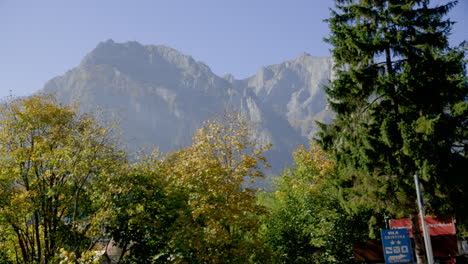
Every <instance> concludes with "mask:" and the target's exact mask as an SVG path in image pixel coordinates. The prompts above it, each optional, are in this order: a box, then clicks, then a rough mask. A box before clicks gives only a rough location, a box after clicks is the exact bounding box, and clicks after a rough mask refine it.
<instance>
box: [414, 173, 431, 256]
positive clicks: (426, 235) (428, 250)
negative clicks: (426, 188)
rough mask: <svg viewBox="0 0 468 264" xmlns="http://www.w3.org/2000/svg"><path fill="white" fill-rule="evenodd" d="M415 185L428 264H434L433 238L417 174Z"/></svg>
mask: <svg viewBox="0 0 468 264" xmlns="http://www.w3.org/2000/svg"><path fill="white" fill-rule="evenodd" d="M414 183H415V185H416V194H417V197H418V207H419V215H420V217H421V225H422V230H423V236H424V245H425V246H426V256H427V263H428V264H434V257H433V255H432V245H431V237H430V235H429V231H428V230H427V226H426V221H425V220H424V203H423V200H422V197H421V189H420V187H419V177H418V174H417V173H416V174H414Z"/></svg>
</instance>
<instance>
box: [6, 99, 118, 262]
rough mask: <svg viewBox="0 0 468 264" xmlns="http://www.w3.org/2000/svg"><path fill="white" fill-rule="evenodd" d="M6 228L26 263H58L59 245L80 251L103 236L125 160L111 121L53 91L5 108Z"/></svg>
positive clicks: (9, 247) (12, 248)
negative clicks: (109, 195) (103, 186)
mask: <svg viewBox="0 0 468 264" xmlns="http://www.w3.org/2000/svg"><path fill="white" fill-rule="evenodd" d="M0 114H1V115H0V155H1V156H0V187H1V188H0V234H1V235H2V237H1V244H0V249H1V251H2V255H3V256H2V258H5V254H6V255H7V256H10V258H13V257H14V259H15V261H17V262H19V263H51V262H53V261H55V260H57V257H58V255H59V250H60V249H62V250H64V251H66V252H71V253H74V254H75V255H76V256H77V257H79V256H80V255H81V254H82V253H83V252H86V251H89V250H90V249H91V248H93V247H94V246H95V244H96V243H97V241H98V240H99V238H100V237H101V232H100V227H101V223H100V221H98V219H99V218H100V216H101V212H102V210H101V206H102V205H103V204H102V203H104V201H103V199H102V198H103V197H101V196H100V195H99V192H96V187H97V185H96V183H97V182H106V181H107V179H109V177H111V176H113V175H115V174H117V173H118V170H119V167H120V166H121V165H122V164H124V163H125V155H124V154H123V152H121V151H118V150H116V149H115V148H114V147H113V143H112V139H111V138H110V137H109V131H108V129H107V128H103V127H101V126H99V125H97V123H96V121H95V120H94V119H93V118H92V117H90V116H88V115H77V114H76V112H75V111H74V109H73V108H71V107H66V106H61V105H59V104H57V102H56V101H55V100H54V99H53V98H52V97H48V96H34V97H30V98H25V99H16V100H13V101H10V102H7V103H6V104H4V105H2V106H1V108H0Z"/></svg>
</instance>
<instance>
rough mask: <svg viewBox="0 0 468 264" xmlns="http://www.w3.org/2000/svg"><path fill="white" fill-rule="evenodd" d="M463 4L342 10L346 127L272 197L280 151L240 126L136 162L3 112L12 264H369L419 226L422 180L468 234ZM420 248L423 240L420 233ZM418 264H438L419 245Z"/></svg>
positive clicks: (335, 98)
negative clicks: (398, 222)
mask: <svg viewBox="0 0 468 264" xmlns="http://www.w3.org/2000/svg"><path fill="white" fill-rule="evenodd" d="M454 5H455V3H453V2H451V3H448V4H445V5H441V6H435V7H434V6H431V5H430V3H429V1H427V0H416V1H414V0H413V1H409V0H386V1H376V0H365V1H363V0H360V1H352V0H337V1H336V7H335V10H334V11H332V17H331V18H330V19H329V20H328V22H329V24H330V28H331V35H330V37H329V38H328V40H327V41H328V42H330V43H331V44H332V45H333V47H334V49H333V50H332V52H333V55H334V58H335V62H336V67H335V71H336V78H335V79H334V80H332V82H331V84H330V86H329V87H327V88H326V91H327V94H328V96H329V103H330V106H331V107H332V109H333V110H334V111H335V112H336V114H337V116H336V119H335V120H334V122H333V123H332V124H329V125H325V124H322V125H321V132H320V133H319V134H318V138H317V139H315V140H311V143H310V146H308V147H306V146H300V147H299V148H298V149H297V150H296V151H295V152H294V153H292V155H293V159H294V163H293V164H292V165H291V166H290V167H289V168H287V169H286V170H284V171H283V172H282V173H281V175H279V176H278V177H277V178H276V179H275V180H274V183H273V186H272V191H269V192H267V191H262V190H256V189H255V188H253V187H252V186H254V185H253V184H252V183H253V182H254V181H255V180H256V179H258V178H262V177H264V175H263V170H262V169H263V168H265V167H268V161H267V160H266V159H265V157H264V155H263V154H264V152H265V151H267V150H268V148H269V145H265V144H262V143H261V142H257V141H255V140H254V138H255V136H254V133H255V132H254V131H255V129H254V128H253V127H252V125H251V124H249V123H248V122H246V121H245V120H244V119H243V117H242V116H240V115H239V114H236V113H227V114H225V115H222V116H220V117H218V118H215V119H213V120H211V121H207V122H205V123H204V125H203V126H202V128H201V129H199V130H198V131H197V132H196V134H195V135H194V137H193V142H192V144H191V145H190V146H188V147H186V148H183V149H180V150H178V151H175V152H172V153H168V154H161V153H159V152H157V151H155V152H154V153H153V154H151V155H142V156H141V157H139V158H138V159H136V160H133V159H132V160H131V159H130V158H128V157H127V155H126V153H125V152H124V151H122V150H120V149H119V148H118V144H117V143H118V141H117V139H116V138H115V137H114V136H112V135H115V132H114V131H113V129H114V128H113V126H105V125H102V124H99V123H98V122H97V121H96V119H95V118H94V117H92V116H91V115H88V114H78V113H77V112H76V108H75V107H73V106H64V105H61V104H59V103H58V102H57V101H56V100H55V99H54V98H53V97H51V96H47V95H36V96H31V97H27V98H17V99H11V100H6V102H5V103H4V104H3V105H2V107H1V108H0V263H100V261H102V256H101V255H102V251H105V250H106V249H108V248H109V247H110V246H114V247H116V248H118V249H119V250H120V251H119V254H118V255H117V256H116V258H117V261H118V263H355V259H354V258H353V256H352V246H353V242H358V241H364V240H366V239H369V238H378V235H379V234H378V232H376V231H377V230H378V229H380V228H383V227H384V217H383V216H384V215H386V216H390V217H411V218H412V219H413V220H415V221H413V224H414V225H415V226H414V228H413V230H419V228H418V227H417V221H416V219H417V204H416V193H415V186H414V182H413V175H414V174H416V173H418V174H419V175H420V178H421V183H422V187H423V192H424V197H423V198H424V200H425V202H426V204H427V207H426V211H427V212H428V213H430V214H433V215H436V216H453V217H455V219H456V220H457V228H458V230H459V231H460V232H459V233H461V234H466V230H467V229H466V228H467V225H468V224H467V223H468V215H467V212H468V210H467V208H466V206H467V204H468V199H467V191H466V190H468V179H467V176H466V171H468V168H467V166H468V156H467V150H468V138H467V131H468V130H467V124H468V122H467V113H468V103H467V102H466V98H467V95H468V82H467V77H466V72H465V62H464V56H465V54H466V45H465V46H463V45H462V46H460V47H459V48H449V46H448V41H447V35H448V33H449V32H450V27H451V25H452V22H450V21H448V20H444V19H443V16H444V15H445V14H446V13H447V12H448V11H449V10H450V9H451V8H452V7H453V6H454ZM416 236H417V237H416V238H418V234H417V232H416ZM415 242H416V244H415V246H416V255H417V256H416V257H417V262H418V263H426V262H427V260H426V259H425V256H424V248H423V245H422V243H421V241H420V240H418V239H416V240H415Z"/></svg>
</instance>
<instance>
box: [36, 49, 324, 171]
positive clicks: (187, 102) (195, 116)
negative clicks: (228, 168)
mask: <svg viewBox="0 0 468 264" xmlns="http://www.w3.org/2000/svg"><path fill="white" fill-rule="evenodd" d="M331 72H332V60H331V59H330V58H317V57H312V56H310V55H308V54H303V55H301V56H300V57H299V58H297V59H295V60H291V61H287V62H284V63H281V64H278V65H272V66H268V67H264V68H262V69H261V70H260V71H259V72H258V73H257V74H256V75H254V76H252V77H250V78H247V79H244V80H236V79H235V78H234V77H233V76H232V75H227V76H225V77H224V78H221V77H219V76H217V75H216V74H214V73H213V72H212V71H211V70H210V68H209V67H208V66H206V65H205V64H203V63H201V62H197V61H195V60H194V59H193V58H192V57H190V56H187V55H184V54H182V53H180V52H178V51H176V50H174V49H172V48H169V47H165V46H152V45H148V46H144V45H141V44H139V43H137V42H126V43H115V42H114V41H112V40H108V41H106V42H102V43H100V44H99V45H98V46H97V47H96V48H95V49H94V50H93V51H92V52H90V53H89V54H88V55H87V56H86V57H85V58H84V59H83V60H82V62H81V63H80V65H79V66H77V67H76V68H74V69H72V70H70V71H68V72H67V73H65V74H64V75H62V76H59V77H56V78H54V79H52V80H50V81H49V82H47V84H46V85H45V86H44V88H43V91H44V92H46V93H55V94H56V96H57V98H58V99H59V100H60V101H62V102H64V103H73V102H78V103H79V104H80V111H83V112H94V111H96V110H97V109H102V110H103V111H104V113H106V115H107V118H110V119H114V120H115V119H116V120H121V125H120V128H121V130H122V131H123V134H124V142H126V145H127V146H128V148H129V151H136V150H140V149H141V148H146V150H151V149H152V148H153V147H159V148H160V149H161V151H163V152H168V151H173V150H175V149H177V148H180V147H183V146H186V145H188V144H189V143H190V140H191V137H192V135H193V133H194V132H195V130H196V129H197V128H198V127H200V125H201V123H202V122H203V121H205V120H207V119H210V118H212V117H213V116H214V115H216V114H220V113H222V112H223V111H225V110H237V111H240V112H242V113H243V114H244V115H245V116H246V117H247V118H248V119H249V120H251V121H254V122H256V123H257V124H258V125H259V132H260V140H262V141H268V142H271V143H272V144H273V146H274V147H273V149H272V151H271V152H270V154H269V155H268V156H269V158H270V160H271V163H272V164H273V165H274V167H275V170H276V171H277V170H278V169H279V168H282V167H284V165H286V164H288V161H289V160H290V153H291V151H292V150H293V149H295V148H296V147H297V145H298V144H303V143H306V142H307V141H308V138H309V137H311V136H312V135H313V134H314V132H315V131H316V128H315V123H314V122H315V120H318V121H325V122H326V121H329V120H330V119H331V112H330V111H328V110H327V108H326V97H325V93H324V91H323V89H322V86H323V85H325V84H326V83H327V82H328V80H329V79H330V78H331V77H332V76H331Z"/></svg>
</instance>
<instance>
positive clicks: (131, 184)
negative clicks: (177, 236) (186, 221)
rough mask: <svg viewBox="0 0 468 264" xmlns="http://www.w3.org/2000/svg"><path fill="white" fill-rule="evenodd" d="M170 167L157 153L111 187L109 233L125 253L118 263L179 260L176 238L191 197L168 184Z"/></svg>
mask: <svg viewBox="0 0 468 264" xmlns="http://www.w3.org/2000/svg"><path fill="white" fill-rule="evenodd" d="M170 166H171V163H169V162H165V161H164V160H163V159H161V157H160V155H159V154H158V153H154V154H153V155H151V156H148V157H144V159H143V160H141V161H138V162H137V163H135V164H133V165H131V166H130V167H129V168H128V171H127V172H126V173H125V174H121V175H119V176H117V177H114V178H113V179H112V181H111V182H110V183H109V184H108V185H107V191H106V196H107V197H108V199H109V201H110V204H109V210H110V211H111V213H110V215H111V216H110V217H109V219H108V221H107V223H106V232H107V233H108V234H109V237H111V238H112V240H111V241H109V242H110V243H115V245H116V246H118V247H119V248H120V250H121V253H120V254H119V256H117V259H118V263H170V262H172V261H173V260H174V259H175V258H176V256H177V253H178V252H177V250H175V249H174V247H173V246H172V245H171V240H172V234H173V233H174V232H175V231H176V230H177V228H178V226H177V225H176V224H177V220H178V219H179V218H180V216H181V215H185V214H187V213H188V208H187V203H186V201H187V195H186V194H185V193H180V192H178V191H177V189H174V188H172V187H171V183H170V182H168V179H169V178H168V177H167V175H168V173H170ZM111 246H114V245H111Z"/></svg>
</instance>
